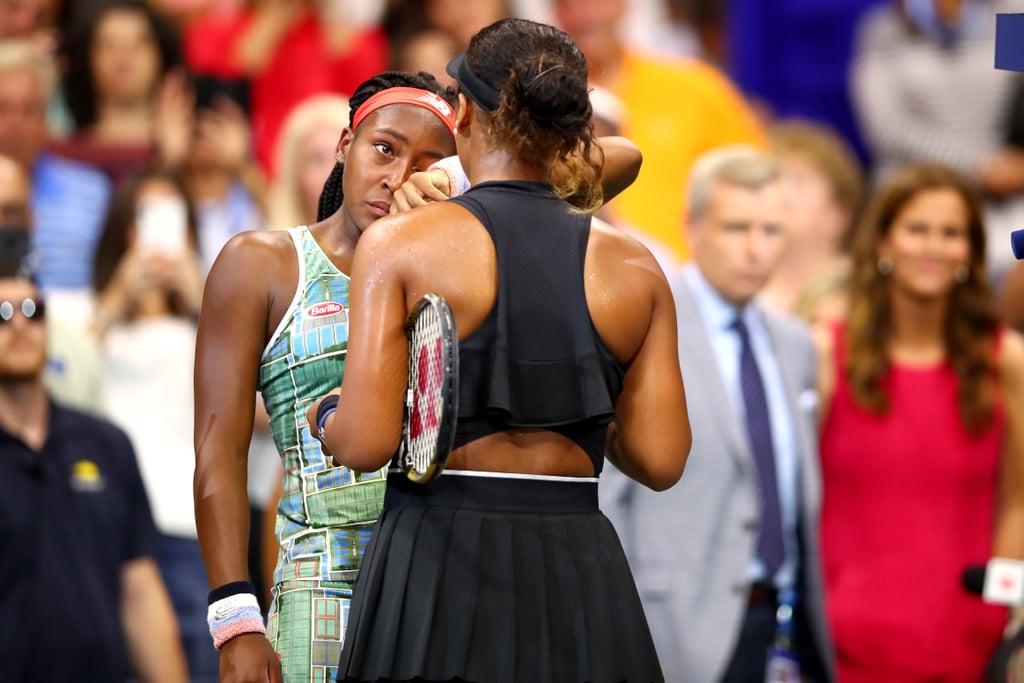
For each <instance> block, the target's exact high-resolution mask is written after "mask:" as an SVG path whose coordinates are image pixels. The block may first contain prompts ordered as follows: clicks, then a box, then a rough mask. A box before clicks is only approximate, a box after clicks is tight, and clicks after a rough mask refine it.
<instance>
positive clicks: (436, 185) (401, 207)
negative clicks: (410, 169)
mask: <svg viewBox="0 0 1024 683" xmlns="http://www.w3.org/2000/svg"><path fill="white" fill-rule="evenodd" d="M449 187H450V186H449V183H448V174H447V173H445V172H444V171H442V170H441V169H434V170H433V171H417V172H416V173H413V174H412V175H411V176H409V179H408V180H406V181H405V182H404V183H403V184H402V186H401V187H400V188H398V189H397V190H395V194H394V197H393V198H392V202H391V209H390V211H391V213H398V212H400V211H408V210H410V209H415V208H416V207H417V206H425V205H427V204H429V203H430V202H443V201H444V200H446V199H448V192H449Z"/></svg>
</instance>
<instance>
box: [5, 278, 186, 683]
mask: <svg viewBox="0 0 1024 683" xmlns="http://www.w3.org/2000/svg"><path fill="white" fill-rule="evenodd" d="M45 314H46V305H45V302H44V301H43V299H42V298H41V296H40V293H39V290H38V289H37V288H36V287H35V285H33V284H32V282H30V281H29V280H27V279H20V278H11V277H9V276H8V277H4V278H0V468H2V473H0V524H2V525H3V529H4V533H3V534H0V544H2V545H0V558H2V559H0V581H2V582H3V586H4V590H3V592H2V594H0V619H2V621H3V623H4V624H6V625H7V626H6V627H5V628H4V629H3V630H2V632H0V662H2V663H0V670H2V672H3V678H4V680H9V681H58V680H61V681H63V680H68V681H70V680H75V681H96V682H97V683H99V682H101V681H102V682H107V681H125V680H136V679H137V680H141V681H166V682H168V683H181V681H184V680H186V673H185V662H184V658H183V657H182V653H181V644H180V642H179V640H178V634H177V628H176V626H177V625H176V623H175V619H174V612H173V610H172V609H171V604H170V601H169V600H168V598H167V591H166V589H165V588H164V585H163V583H162V582H161V580H160V573H159V572H158V570H157V567H156V564H155V563H154V562H153V559H152V558H153V555H154V554H155V553H156V552H157V547H156V542H157V539H156V530H155V529H154V528H153V519H152V517H151V515H150V510H149V505H148V504H147V502H146V494H145V489H144V488H143V486H142V482H141V480H140V478H139V471H138V469H137V466H136V463H135V455H134V453H133V452H132V447H131V444H130V443H129V441H128V439H127V438H126V436H125V435H124V433H123V432H121V431H120V430H119V429H117V428H116V427H114V426H113V425H111V424H109V423H106V422H103V421H101V420H99V419H97V418H94V417H89V416H87V415H85V414H83V413H79V412H76V411H74V410H70V409H67V408H63V407H61V406H60V405H59V404H56V403H53V402H52V401H51V400H50V399H49V397H48V396H47V393H46V389H45V388H44V386H43V366H44V364H45V359H46V334H47V333H46V323H45V317H46V315H45ZM151 407H152V406H151ZM162 408H163V406H162V405H161V409H162ZM133 673H134V675H132V674H133Z"/></svg>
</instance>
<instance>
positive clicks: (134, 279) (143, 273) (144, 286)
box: [95, 249, 156, 334]
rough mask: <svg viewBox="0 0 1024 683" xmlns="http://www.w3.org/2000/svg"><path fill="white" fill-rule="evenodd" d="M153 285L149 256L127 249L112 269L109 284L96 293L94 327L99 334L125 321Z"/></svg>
mask: <svg viewBox="0 0 1024 683" xmlns="http://www.w3.org/2000/svg"><path fill="white" fill-rule="evenodd" d="M155 284H156V280H155V276H154V272H153V267H152V264H151V260H150V258H149V255H148V254H146V253H145V252H143V251H141V250H139V249H129V250H128V251H127V252H125V255H124V256H123V257H122V258H121V261H120V262H119V263H118V264H117V268H115V269H114V274H113V276H111V278H110V282H108V283H107V286H106V287H105V288H104V289H103V291H102V292H100V293H99V296H98V297H97V302H96V321H95V323H96V328H97V331H98V332H99V333H101V334H102V333H103V332H106V330H107V329H108V328H109V327H110V326H111V325H114V324H116V323H121V322H124V321H126V320H128V319H129V318H130V317H131V316H132V314H133V312H134V310H135V308H136V306H137V304H138V302H139V300H140V299H141V298H142V297H143V296H145V295H146V293H148V292H149V291H150V290H151V289H153V287H154V286H155Z"/></svg>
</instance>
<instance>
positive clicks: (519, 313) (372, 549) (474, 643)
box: [338, 181, 664, 683]
mask: <svg viewBox="0 0 1024 683" xmlns="http://www.w3.org/2000/svg"><path fill="white" fill-rule="evenodd" d="M451 201H454V202H457V203H459V204H461V205H462V206H464V207H466V208H467V209H468V210H469V211H471V212H472V213H473V214H474V215H475V216H476V217H477V218H478V219H479V220H480V221H481V222H482V223H483V225H484V226H485V227H486V228H487V231H488V232H489V233H490V235H491V238H492V239H493V241H494V246H495V251H496V253H497V259H498V293H497V300H496V302H495V305H494V308H493V309H492V311H491V313H490V314H489V316H488V318H487V319H486V320H485V321H484V323H483V324H482V325H481V326H480V327H479V328H478V329H477V330H475V331H474V332H473V334H471V335H470V336H469V337H467V338H466V339H464V340H463V341H462V342H460V348H459V364H460V382H459V416H458V426H457V435H456V441H455V444H456V447H458V446H459V445H462V444H465V443H469V442H471V441H473V440H475V439H478V438H480V437H483V436H486V435H488V434H492V433H495V432H499V431H503V430H506V429H509V428H516V427H532V428H537V427H540V428H545V429H550V430H552V431H555V432H558V433H560V434H563V435H565V436H567V437H568V438H570V439H572V440H573V441H575V442H576V443H577V444H579V445H580V446H581V447H582V448H583V449H584V450H585V451H586V452H587V453H588V455H589V456H590V457H591V459H592V460H593V462H594V466H595V471H596V472H598V473H600V471H601V466H602V465H603V453H604V442H605V436H606V432H607V426H608V423H609V422H610V421H611V420H612V418H613V416H614V410H615V401H616V399H617V398H618V396H619V394H620V393H621V391H622V379H623V372H624V369H623V368H622V367H621V366H620V364H619V363H618V362H617V361H616V360H615V358H614V357H613V356H612V354H611V352H610V351H609V350H608V349H607V347H606V346H605V345H604V343H603V342H602V341H601V339H600V337H599V336H598V334H597V331H596V330H595V329H594V325H593V322H592V321H591V318H590V313H589V311H588V309H587V304H586V297H585V293H584V281H583V262H584V257H585V254H586V249H587V240H588V238H589V235H590V217H589V216H587V215H583V214H580V213H577V212H574V211H573V210H572V209H571V207H570V205H569V204H568V203H567V202H565V201H563V200H561V199H559V198H558V197H557V196H556V195H555V193H554V192H553V190H552V188H551V186H550V185H547V184H541V183H531V182H522V181H515V182H512V181H502V182H487V183H481V184H479V185H477V186H475V187H473V188H472V189H470V190H469V191H468V192H467V193H466V194H465V195H463V196H461V197H458V198H455V199H452V200H451ZM338 680H339V681H378V680H390V681H409V680H416V681H452V680H454V681H472V682H474V683H527V682H528V683H574V682H578V683H583V682H589V683H619V682H620V681H631V682H633V681H636V682H644V683H646V682H649V681H659V682H660V681H663V680H664V679H663V677H662V674H661V669H660V667H659V665H658V659H657V655H656V653H655V651H654V643H653V641H652V640H651V635H650V631H649V629H648V626H647V620H646V618H645V617H644V613H643V608H642V607H641V604H640V598H639V596H638V594H637V590H636V586H635V584H634V582H633V577H632V575H631V573H630V570H629V566H628V564H627V562H626V558H625V555H624V554H623V551H622V545H621V543H620V542H619V538H618V536H617V535H616V533H615V530H614V529H613V528H612V525H611V523H610V522H609V521H608V520H607V518H606V517H605V516H604V515H603V514H601V512H600V511H599V509H598V502H597V479H596V478H585V479H581V478H575V477H548V476H532V475H515V474H495V473H483V472H463V471H453V470H446V471H445V472H444V474H443V475H442V476H441V477H439V478H438V479H437V480H435V481H434V482H432V483H430V484H428V485H426V486H423V485H420V484H415V483H412V482H410V481H408V480H407V479H406V478H405V477H404V476H402V475H392V476H391V477H390V478H389V479H388V484H387V493H386V495H385V499H384V510H383V513H382V514H381V517H380V519H379V520H378V522H377V526H376V527H375V529H374V535H373V538H372V540H371V541H370V544H369V546H368V547H367V550H366V554H365V556H364V558H363V563H362V567H361V569H360V574H359V579H358V581H357V582H356V587H355V593H354V596H353V602H352V607H351V613H350V615H349V622H348V629H347V632H346V641H345V646H344V650H343V652H342V655H341V662H340V665H339V669H338Z"/></svg>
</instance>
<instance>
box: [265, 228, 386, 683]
mask: <svg viewBox="0 0 1024 683" xmlns="http://www.w3.org/2000/svg"><path fill="white" fill-rule="evenodd" d="M288 232H289V233H290V234H291V236H292V239H293V240H294V241H295V248H296V251H297V252H298V258H299V284H300V286H299V288H298V291H297V292H296V294H295V299H294V300H293V301H292V304H291V306H290V307H289V308H288V311H287V312H286V313H285V316H284V319H283V320H282V321H281V324H280V325H279V326H278V328H277V330H276V331H275V333H274V336H273V337H272V338H271V340H270V342H269V343H268V344H267V347H266V349H264V351H263V357H262V360H261V362H260V375H259V385H260V387H259V388H260V391H261V392H262V393H263V400H264V402H265V404H266V408H267V413H268V414H269V415H270V425H271V429H272V430H273V434H274V442H275V443H276V444H277V450H278V452H279V453H280V454H281V459H282V461H283V465H284V484H283V490H282V494H281V503H280V505H279V506H278V509H277V523H276V525H275V531H276V536H277V539H278V541H279V542H280V544H281V551H280V552H279V553H278V559H277V566H276V568H275V570H274V587H273V603H272V604H271V607H270V618H269V622H268V625H267V638H268V639H269V640H270V642H271V644H272V645H273V646H274V650H275V651H276V652H277V653H278V654H279V655H280V657H281V665H282V668H283V670H284V680H285V683H297V682H299V681H303V682H306V681H316V682H318V683H327V682H329V681H333V680H334V676H335V672H336V669H337V666H338V657H339V655H340V654H341V646H342V639H343V637H344V635H345V623H346V622H347V621H348V608H349V601H350V599H351V597H352V581H353V580H354V579H355V574H356V570H357V569H358V567H359V561H360V559H361V558H362V556H363V551H364V549H365V548H366V544H367V542H368V541H369V539H370V533H371V531H372V529H373V523H374V521H375V520H376V519H377V517H378V516H379V515H380V511H381V505H382V503H383V499H384V486H385V478H386V475H387V470H386V468H384V469H382V470H380V471H378V472H373V473H368V474H362V473H359V472H353V471H352V470H349V469H348V468H345V467H334V466H333V465H332V464H331V463H330V460H329V458H328V457H327V456H325V455H323V454H322V453H321V451H320V442H319V441H317V440H316V438H315V437H314V436H313V433H312V432H311V430H310V428H309V425H307V424H306V410H307V409H308V408H309V406H310V404H311V403H313V402H314V401H316V400H317V399H319V398H320V397H321V396H323V395H324V394H326V393H327V392H328V391H330V390H331V389H334V388H335V387H337V386H338V385H339V384H340V383H341V377H342V374H343V373H344V371H345V354H346V349H347V346H348V293H349V289H348V287H349V279H348V276H347V275H345V274H343V273H341V272H340V271H339V270H338V269H337V268H336V267H335V266H334V264H332V263H331V262H330V260H329V259H328V258H327V256H326V255H325V254H324V253H323V252H322V251H321V250H320V247H319V245H317V243H316V241H315V240H314V239H313V236H312V235H311V234H310V232H309V229H308V228H306V227H305V226H302V227H297V228H291V229H290V230H289V231H288Z"/></svg>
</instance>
